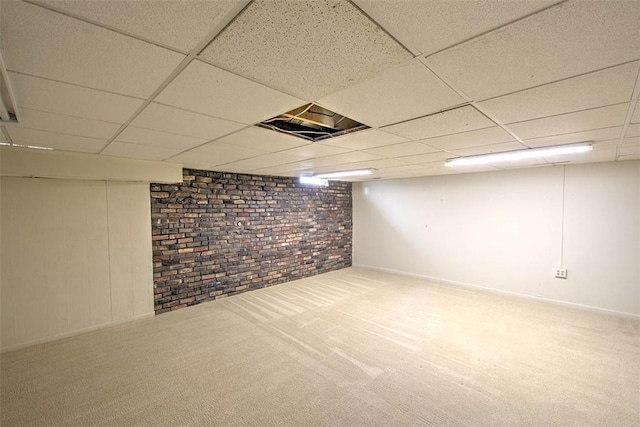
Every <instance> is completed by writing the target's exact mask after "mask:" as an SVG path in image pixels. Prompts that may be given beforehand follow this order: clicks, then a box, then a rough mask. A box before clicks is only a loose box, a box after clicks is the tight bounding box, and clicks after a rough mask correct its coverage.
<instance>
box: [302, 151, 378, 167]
mask: <svg viewBox="0 0 640 427" xmlns="http://www.w3.org/2000/svg"><path fill="white" fill-rule="evenodd" d="M383 158H384V157H383V156H379V155H377V154H373V153H367V152H365V151H352V152H350V153H345V154H339V155H337V156H327V157H322V158H315V159H310V160H309V163H310V164H311V165H312V166H313V167H316V168H319V167H324V166H332V165H343V164H346V163H357V162H369V161H372V160H382V159H383Z"/></svg>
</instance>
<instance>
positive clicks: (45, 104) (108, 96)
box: [9, 73, 143, 123]
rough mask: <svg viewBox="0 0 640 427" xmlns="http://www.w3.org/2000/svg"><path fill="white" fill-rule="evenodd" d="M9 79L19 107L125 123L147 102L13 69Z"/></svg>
mask: <svg viewBox="0 0 640 427" xmlns="http://www.w3.org/2000/svg"><path fill="white" fill-rule="evenodd" d="M9 81H10V83H11V87H12V89H13V92H14V95H15V98H16V103H17V104H18V108H19V109H20V108H30V109H33V110H39V111H45V112H50V113H58V114H65V115H68V116H75V117H83V118H86V119H94V120H102V121H106V122H113V123H124V122H126V121H127V120H129V118H130V117H131V115H132V114H133V113H134V112H135V111H136V110H137V109H138V108H139V107H140V106H141V105H142V102H143V101H142V100H140V99H135V98H130V97H128V96H121V95H115V94H112V93H107V92H102V91H99V90H94V89H87V88H84V87H80V86H75V85H71V84H66V83H59V82H54V81H51V80H45V79H40V78H37V77H30V76H25V75H22V74H16V73H9Z"/></svg>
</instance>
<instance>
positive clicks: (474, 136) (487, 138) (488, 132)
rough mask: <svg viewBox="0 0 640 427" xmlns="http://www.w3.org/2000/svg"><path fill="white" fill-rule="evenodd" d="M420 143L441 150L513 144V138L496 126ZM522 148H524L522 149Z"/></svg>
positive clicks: (425, 140) (424, 140)
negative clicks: (505, 143) (503, 143)
mask: <svg viewBox="0 0 640 427" xmlns="http://www.w3.org/2000/svg"><path fill="white" fill-rule="evenodd" d="M420 142H422V143H424V144H428V145H430V146H432V147H436V148H439V149H441V150H455V149H459V148H469V147H477V146H481V145H489V144H498V143H501V142H515V140H514V139H513V137H512V136H511V135H509V134H508V133H507V132H505V131H504V130H503V129H502V128H500V127H498V126H494V127H490V128H484V129H479V130H474V131H471V132H462V133H456V134H453V135H445V136H439V137H436V138H429V139H423V140H421V141H420ZM523 148H524V147H523Z"/></svg>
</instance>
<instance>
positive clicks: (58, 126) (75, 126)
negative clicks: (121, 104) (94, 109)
mask: <svg viewBox="0 0 640 427" xmlns="http://www.w3.org/2000/svg"><path fill="white" fill-rule="evenodd" d="M20 120H21V121H20V123H21V124H22V126H24V127H26V128H29V129H37V130H43V131H48V132H56V133H65V134H68V135H77V136H86V137H89V138H98V139H103V140H107V139H109V138H111V137H112V136H113V134H115V133H116V131H117V130H118V129H120V125H119V124H117V123H109V122H102V121H98V120H90V119H82V118H78V117H72V116H64V115H61V114H53V113H45V112H42V111H37V110H30V109H27V108H21V109H20Z"/></svg>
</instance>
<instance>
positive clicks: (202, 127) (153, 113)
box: [131, 102, 245, 139]
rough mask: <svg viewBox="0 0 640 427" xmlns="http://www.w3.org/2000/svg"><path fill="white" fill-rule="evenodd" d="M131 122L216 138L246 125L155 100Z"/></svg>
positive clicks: (142, 125) (171, 131)
mask: <svg viewBox="0 0 640 427" xmlns="http://www.w3.org/2000/svg"><path fill="white" fill-rule="evenodd" d="M131 124H132V125H135V126H138V127H142V128H147V129H154V130H158V131H163V132H169V133H177V134H180V135H187V136H194V137H197V138H204V139H216V138H219V137H221V136H224V135H227V134H229V133H231V132H234V131H236V130H238V129H241V128H243V127H245V125H243V124H241V123H236V122H231V121H228V120H223V119H218V118H216V117H211V116H207V115H204V114H199V113H192V112H190V111H185V110H180V109H178V108H173V107H168V106H166V105H161V104H156V103H155V102H152V103H151V104H149V105H148V106H147V107H146V108H145V109H144V110H143V111H142V113H140V114H139V115H138V117H136V119H135V120H134V121H133V122H131Z"/></svg>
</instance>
